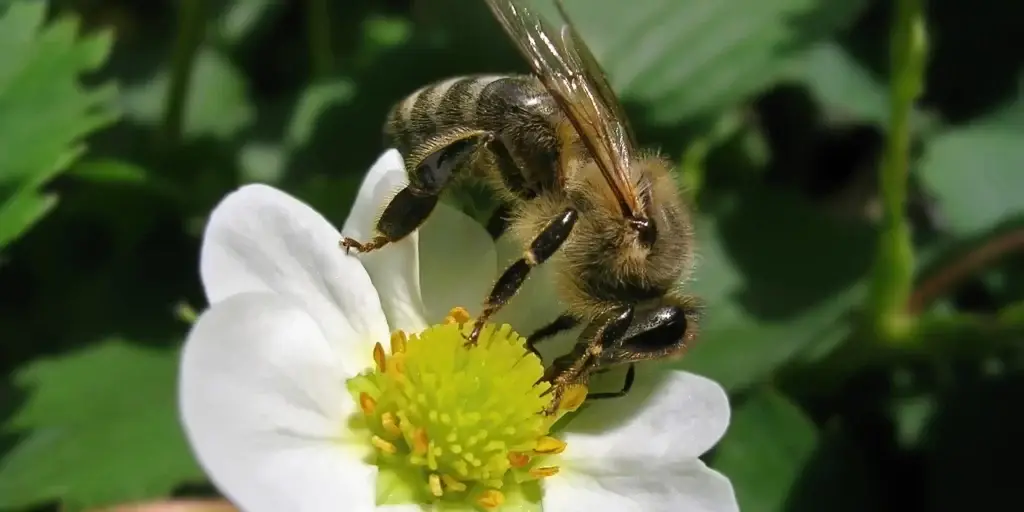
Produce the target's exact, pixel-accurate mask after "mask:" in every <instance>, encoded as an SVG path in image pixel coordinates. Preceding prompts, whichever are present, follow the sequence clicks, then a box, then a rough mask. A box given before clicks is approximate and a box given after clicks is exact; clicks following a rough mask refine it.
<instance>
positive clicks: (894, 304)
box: [869, 0, 928, 342]
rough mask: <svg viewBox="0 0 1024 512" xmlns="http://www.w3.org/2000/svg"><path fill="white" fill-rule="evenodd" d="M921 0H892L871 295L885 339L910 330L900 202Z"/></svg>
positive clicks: (920, 50)
mask: <svg viewBox="0 0 1024 512" xmlns="http://www.w3.org/2000/svg"><path fill="white" fill-rule="evenodd" d="M924 1H925V0H899V1H898V2H896V19H895V22H894V25H893V34H892V46H891V55H890V58H891V61H890V65H891V71H890V76H891V81H890V85H889V88H890V119H889V133H888V137H887V140H886V148H885V155H884V157H883V160H882V165H881V166H880V168H879V172H880V176H879V181H880V183H881V192H882V206H883V216H882V225H881V233H880V238H879V244H878V254H877V255H876V259H875V266H874V271H873V274H872V283H871V293H870V295H869V300H870V304H869V314H870V315H871V317H870V321H871V324H872V328H873V329H875V331H876V334H877V335H879V336H880V337H881V338H882V339H883V340H886V341H889V342H898V341H900V340H902V339H904V338H905V337H906V336H905V335H906V334H907V333H908V329H907V327H908V323H909V322H908V321H907V315H906V314H905V307H906V304H907V301H908V299H909V298H910V294H911V289H912V284H913V277H914V275H913V272H914V252H913V248H912V246H911V241H910V226H909V225H908V223H907V218H906V215H905V211H904V205H905V204H906V199H907V174H908V169H909V159H910V157H909V154H910V114H911V111H912V109H913V106H914V102H915V101H916V100H917V98H918V96H919V95H920V94H921V90H922V89H923V87H924V72H925V65H926V61H927V53H928V52H927V35H926V31H925V20H924V12H923V3H924Z"/></svg>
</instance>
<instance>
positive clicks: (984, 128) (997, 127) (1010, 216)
mask: <svg viewBox="0 0 1024 512" xmlns="http://www.w3.org/2000/svg"><path fill="white" fill-rule="evenodd" d="M1020 103H1021V104H1024V102H1020ZM1019 108H1020V107H1019V106H1018V105H1011V106H1008V107H1006V109H1004V110H1003V111H1001V112H996V113H995V114H993V115H992V116H991V117H988V118H983V119H981V120H979V121H977V122H975V123H973V124H971V125H968V126H965V127H963V128H957V129H953V130H950V131H948V132H946V133H943V134H941V135H938V136H936V137H935V138H933V139H931V140H930V141H929V143H928V146H927V147H926V148H925V153H924V156H923V157H922V160H921V163H920V167H919V169H918V175H919V176H920V179H921V181H922V183H923V184H924V186H925V187H926V188H927V189H928V191H929V192H930V193H931V195H932V196H933V197H934V198H935V199H936V201H937V202H938V206H939V208H940V209H941V212H942V214H943V216H944V219H945V220H946V222H947V223H948V228H949V230H950V231H952V232H953V233H954V234H957V235H961V236H969V235H978V234H981V233H984V232H986V231H989V230H991V229H992V228H994V227H996V226H997V225H999V224H1000V223H1003V222H1006V221H1011V220H1015V219H1021V218H1022V216H1024V201H1021V198H1020V197H1021V196H1020V192H1021V191H1022V190H1024V144H1021V133H1022V130H1024V116H1020V115H1018V114H1017V111H1018V110H1019Z"/></svg>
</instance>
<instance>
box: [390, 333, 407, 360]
mask: <svg viewBox="0 0 1024 512" xmlns="http://www.w3.org/2000/svg"><path fill="white" fill-rule="evenodd" d="M408 345H409V338H408V337H407V336H406V335H405V331H403V330H401V329H399V330H397V331H395V332H393V333H391V353H392V354H401V353H403V352H405V347H406V346H408Z"/></svg>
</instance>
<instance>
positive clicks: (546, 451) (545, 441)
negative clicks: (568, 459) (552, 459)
mask: <svg viewBox="0 0 1024 512" xmlns="http://www.w3.org/2000/svg"><path fill="white" fill-rule="evenodd" d="M533 451H534V452H535V453H539V454H542V455H555V454H559V453H562V452H564V451H565V442H564V441H562V440H560V439H555V438H554V437H551V436H544V437H542V438H540V439H538V440H537V447H536V448H534V449H533Z"/></svg>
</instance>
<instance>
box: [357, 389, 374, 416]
mask: <svg viewBox="0 0 1024 512" xmlns="http://www.w3.org/2000/svg"><path fill="white" fill-rule="evenodd" d="M359 408H360V409H362V411H363V414H365V415H367V416H371V415H373V413H374V411H376V410H377V401H376V400H374V399H373V397H372V396H370V394H369V393H366V392H363V393H359Z"/></svg>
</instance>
